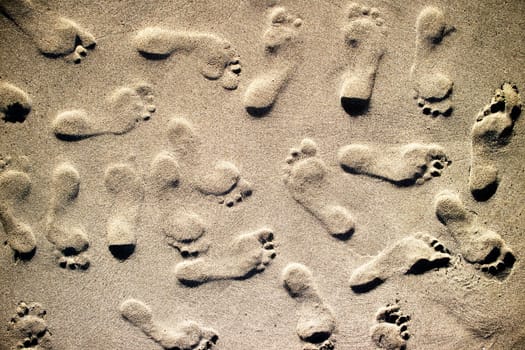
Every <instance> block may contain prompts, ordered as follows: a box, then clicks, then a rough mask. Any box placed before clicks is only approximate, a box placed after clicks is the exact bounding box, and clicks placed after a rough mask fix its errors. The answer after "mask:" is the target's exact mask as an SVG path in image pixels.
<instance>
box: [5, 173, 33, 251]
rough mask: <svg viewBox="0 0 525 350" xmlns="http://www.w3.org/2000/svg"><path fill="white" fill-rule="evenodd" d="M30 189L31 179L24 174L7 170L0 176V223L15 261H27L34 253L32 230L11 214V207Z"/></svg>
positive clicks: (25, 195) (24, 197)
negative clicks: (13, 253)
mask: <svg viewBox="0 0 525 350" xmlns="http://www.w3.org/2000/svg"><path fill="white" fill-rule="evenodd" d="M31 187H32V183H31V179H30V178H29V175H27V173H25V172H21V171H16V170H7V171H5V172H4V173H1V174H0V223H1V224H2V227H3V229H4V232H5V234H6V236H7V244H8V245H9V246H10V247H11V249H13V251H14V252H15V259H18V258H19V259H22V260H29V259H31V258H32V257H33V256H34V254H35V252H36V238H35V235H34V233H33V230H32V229H31V227H30V226H29V225H27V224H25V223H23V222H22V221H21V220H20V219H18V218H17V217H16V216H15V215H14V214H13V206H15V205H16V203H18V202H21V201H23V200H25V199H26V198H27V196H28V195H29V193H30V192H31Z"/></svg>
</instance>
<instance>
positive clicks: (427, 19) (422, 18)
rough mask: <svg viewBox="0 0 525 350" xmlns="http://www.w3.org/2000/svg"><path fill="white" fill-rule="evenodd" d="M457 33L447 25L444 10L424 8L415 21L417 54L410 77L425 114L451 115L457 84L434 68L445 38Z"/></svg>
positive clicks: (415, 95) (415, 96) (415, 94)
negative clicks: (454, 90) (454, 87)
mask: <svg viewBox="0 0 525 350" xmlns="http://www.w3.org/2000/svg"><path fill="white" fill-rule="evenodd" d="M453 31H454V27H452V26H450V25H448V24H447V22H446V21H445V15H444V14H443V11H441V10H440V9H438V8H436V7H425V8H424V9H423V10H422V11H421V12H420V13H419V15H418V17H417V20H416V53H415V58H414V64H413V65H412V68H411V70H410V77H411V79H412V82H413V84H414V90H415V93H414V98H415V99H416V100H417V104H418V106H419V107H420V108H421V111H422V112H423V113H424V114H429V115H432V116H438V115H440V114H441V115H444V116H449V115H450V114H452V109H453V106H452V104H451V102H450V96H451V94H452V88H453V85H454V83H453V82H452V80H451V79H450V78H449V77H448V75H447V74H446V73H443V72H441V71H440V70H439V69H437V68H435V66H436V65H435V61H434V58H433V57H432V56H433V54H434V51H435V50H436V48H437V47H438V46H439V45H440V44H441V42H442V41H443V39H444V38H445V37H446V36H447V35H449V34H450V33H451V32H453Z"/></svg>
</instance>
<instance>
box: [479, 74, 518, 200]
mask: <svg viewBox="0 0 525 350" xmlns="http://www.w3.org/2000/svg"><path fill="white" fill-rule="evenodd" d="M521 108H522V103H521V97H520V94H519V91H518V88H517V87H516V85H514V84H511V83H504V84H502V86H501V88H499V89H496V91H495V93H494V96H493V97H492V100H491V103H490V104H488V105H487V106H485V108H483V110H482V111H481V112H480V113H478V115H477V117H476V122H475V123H474V125H473V127H472V132H471V136H472V160H471V165H470V176H469V187H470V192H471V193H472V195H473V196H474V198H475V199H476V200H478V201H486V200H488V199H490V198H491V197H492V196H493V195H494V193H496V190H497V189H498V185H499V182H500V177H499V174H498V169H497V168H496V165H495V162H496V159H497V157H498V155H497V154H495V153H496V151H497V150H499V149H501V148H502V147H503V146H505V145H506V144H508V142H509V141H510V138H511V136H512V130H513V128H514V123H515V122H516V120H517V119H518V117H519V116H520V114H521Z"/></svg>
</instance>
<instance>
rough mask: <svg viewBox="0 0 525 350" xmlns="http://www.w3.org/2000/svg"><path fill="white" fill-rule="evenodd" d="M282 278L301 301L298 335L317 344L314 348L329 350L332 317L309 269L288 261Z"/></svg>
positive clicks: (331, 340) (333, 327) (292, 293)
mask: <svg viewBox="0 0 525 350" xmlns="http://www.w3.org/2000/svg"><path fill="white" fill-rule="evenodd" d="M282 281H283V285H284V288H285V289H286V290H287V291H288V294H290V296H291V297H292V298H294V300H296V301H297V302H298V303H299V304H300V311H299V320H298V321H297V335H298V336H299V338H301V340H303V341H305V342H309V343H312V344H318V345H317V347H316V348H315V349H330V347H329V344H332V345H333V343H334V340H333V339H332V335H333V333H334V331H335V328H336V324H335V318H334V316H333V314H332V311H331V310H330V308H328V306H327V305H326V304H325V302H324V301H323V299H322V298H321V296H320V295H319V292H318V291H317V286H316V284H315V281H314V279H313V275H312V272H311V271H310V270H309V269H308V268H307V267H306V266H304V265H302V264H298V263H292V264H288V265H287V266H286V267H285V268H284V270H283V273H282ZM305 349H311V347H305Z"/></svg>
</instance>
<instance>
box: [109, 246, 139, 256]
mask: <svg viewBox="0 0 525 350" xmlns="http://www.w3.org/2000/svg"><path fill="white" fill-rule="evenodd" d="M108 249H109V251H110V252H111V254H112V255H113V256H114V257H115V258H117V259H119V260H126V259H127V258H129V257H130V256H131V254H133V253H134V252H135V244H122V245H109V246H108Z"/></svg>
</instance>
